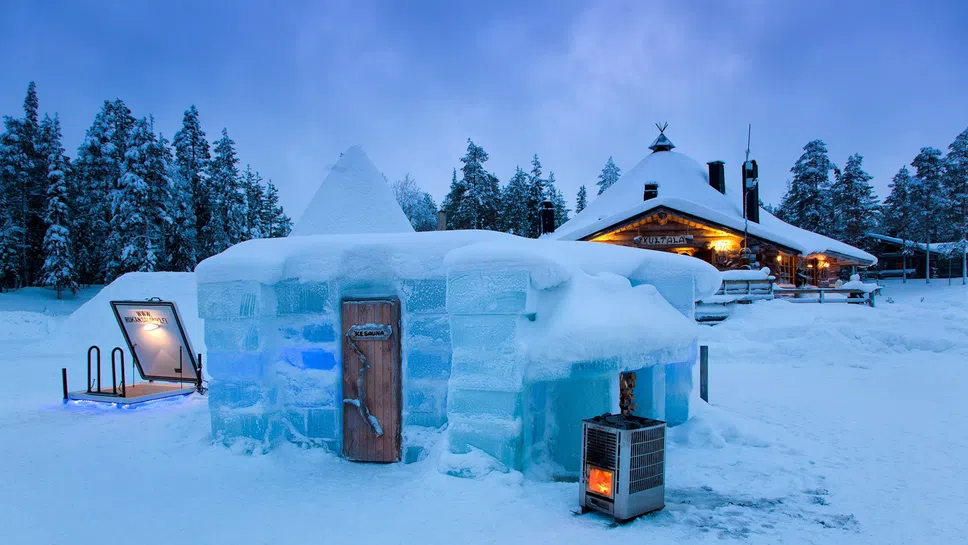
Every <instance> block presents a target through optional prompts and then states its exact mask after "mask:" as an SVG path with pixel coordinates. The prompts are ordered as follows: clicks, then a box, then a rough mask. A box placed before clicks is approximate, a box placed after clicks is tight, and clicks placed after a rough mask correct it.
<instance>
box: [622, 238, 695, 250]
mask: <svg viewBox="0 0 968 545" xmlns="http://www.w3.org/2000/svg"><path fill="white" fill-rule="evenodd" d="M632 240H633V241H634V242H635V243H636V244H638V245H639V246H645V247H647V248H663V247H668V246H689V245H691V244H692V235H675V236H673V235H669V236H645V237H643V236H638V237H635V238H634V239H632Z"/></svg>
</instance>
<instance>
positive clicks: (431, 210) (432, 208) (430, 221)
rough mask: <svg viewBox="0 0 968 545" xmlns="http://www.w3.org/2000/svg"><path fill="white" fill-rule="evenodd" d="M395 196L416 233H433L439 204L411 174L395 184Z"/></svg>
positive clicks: (393, 187)
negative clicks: (422, 188) (421, 187)
mask: <svg viewBox="0 0 968 545" xmlns="http://www.w3.org/2000/svg"><path fill="white" fill-rule="evenodd" d="M392 189H393V196H394V197H396V199H397V204H399V205H400V208H402V209H403V213H404V214H405V215H406V216H407V219H409V220H410V225H413V228H414V230H416V231H433V230H435V229H436V228H437V204H436V203H434V199H433V197H431V196H430V194H429V193H426V192H424V191H422V190H421V189H420V187H419V186H418V185H417V182H416V181H414V179H413V177H412V176H410V174H409V173H407V174H406V175H404V177H403V179H402V180H397V181H396V182H393V186H392Z"/></svg>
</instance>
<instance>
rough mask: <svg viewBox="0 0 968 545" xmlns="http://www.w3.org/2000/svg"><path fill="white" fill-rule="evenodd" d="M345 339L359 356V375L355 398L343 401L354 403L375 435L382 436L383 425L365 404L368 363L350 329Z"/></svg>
mask: <svg viewBox="0 0 968 545" xmlns="http://www.w3.org/2000/svg"><path fill="white" fill-rule="evenodd" d="M346 340H347V342H349V344H350V348H352V349H353V351H354V352H356V355H357V356H359V357H360V375H359V376H358V377H357V378H356V391H357V396H358V398H357V399H350V398H346V399H343V403H347V404H350V405H356V408H357V409H359V411H360V416H361V417H363V420H364V421H366V423H367V424H369V425H370V428H372V429H373V432H374V433H376V436H377V437H383V427H382V426H380V421H379V420H377V418H376V417H375V416H373V415H372V414H370V409H369V408H367V406H366V370H367V369H369V368H370V363H369V362H368V361H367V360H366V356H364V355H363V352H362V351H361V350H360V349H359V347H357V346H356V343H355V342H353V336H352V329H351V330H350V331H347V332H346Z"/></svg>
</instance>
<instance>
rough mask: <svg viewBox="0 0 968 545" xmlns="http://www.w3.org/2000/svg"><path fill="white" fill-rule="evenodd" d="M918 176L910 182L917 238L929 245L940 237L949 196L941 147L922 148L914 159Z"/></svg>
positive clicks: (928, 269)
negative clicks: (946, 193) (945, 187)
mask: <svg viewBox="0 0 968 545" xmlns="http://www.w3.org/2000/svg"><path fill="white" fill-rule="evenodd" d="M911 166H912V167H914V169H915V171H916V172H915V176H914V178H913V179H912V183H911V199H912V200H913V202H914V203H915V205H916V206H917V208H916V209H915V210H916V213H917V218H918V227H919V229H918V238H919V239H921V240H923V241H924V242H925V243H926V244H928V245H929V246H928V247H930V244H931V242H932V241H937V240H938V235H939V233H940V231H941V225H940V223H941V222H940V219H941V217H942V215H943V213H944V210H945V209H946V199H945V195H944V192H943V191H942V187H941V180H942V179H943V178H944V176H945V172H944V160H943V159H942V158H941V150H939V149H937V148H932V147H924V148H921V152H920V153H918V155H917V157H915V158H914V160H913V161H911ZM925 258H926V259H925V261H926V265H925V271H926V273H925V275H924V276H925V282H928V281H930V280H931V263H930V260H931V255H930V252H928V251H925Z"/></svg>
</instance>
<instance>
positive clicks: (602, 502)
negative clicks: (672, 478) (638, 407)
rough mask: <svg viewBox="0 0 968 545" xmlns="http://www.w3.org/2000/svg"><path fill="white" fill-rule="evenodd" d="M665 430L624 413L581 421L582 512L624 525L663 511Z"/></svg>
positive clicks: (647, 420) (646, 419) (661, 424)
mask: <svg viewBox="0 0 968 545" xmlns="http://www.w3.org/2000/svg"><path fill="white" fill-rule="evenodd" d="M665 428H666V423H665V422H661V421H659V420H651V419H648V418H642V417H640V416H633V415H626V414H603V415H601V416H596V417H594V418H586V419H585V420H582V443H581V461H582V472H581V481H580V485H581V488H580V492H579V496H578V502H579V506H580V507H581V512H582V513H587V512H588V511H590V510H595V511H600V512H602V513H605V514H607V515H611V516H612V517H613V518H614V519H615V520H616V521H617V522H625V521H627V520H630V519H633V518H635V517H637V516H639V515H644V514H646V513H648V512H651V511H656V510H658V509H662V508H663V507H665Z"/></svg>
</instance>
